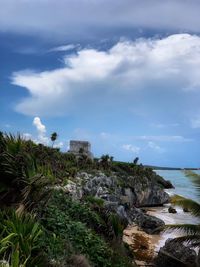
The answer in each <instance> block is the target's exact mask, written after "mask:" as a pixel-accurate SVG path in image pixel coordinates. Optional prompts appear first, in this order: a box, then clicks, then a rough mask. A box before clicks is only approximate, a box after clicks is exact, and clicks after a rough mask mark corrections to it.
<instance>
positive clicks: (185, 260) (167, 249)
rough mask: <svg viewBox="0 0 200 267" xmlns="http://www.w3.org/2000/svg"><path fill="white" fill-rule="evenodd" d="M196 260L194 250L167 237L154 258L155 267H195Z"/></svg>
mask: <svg viewBox="0 0 200 267" xmlns="http://www.w3.org/2000/svg"><path fill="white" fill-rule="evenodd" d="M196 260H197V254H196V252H195V251H194V250H193V249H191V248H189V247H186V246H185V245H183V244H181V243H178V242H175V240H174V239H168V240H167V241H166V242H165V245H164V247H162V248H161V249H160V251H159V253H158V256H157V257H156V259H155V266H157V267H160V266H162V267H185V266H190V267H195V266H196Z"/></svg>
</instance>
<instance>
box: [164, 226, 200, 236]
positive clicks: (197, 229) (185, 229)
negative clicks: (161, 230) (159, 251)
mask: <svg viewBox="0 0 200 267" xmlns="http://www.w3.org/2000/svg"><path fill="white" fill-rule="evenodd" d="M165 230H166V231H168V230H173V231H177V232H179V233H184V234H186V235H200V225H199V224H197V225H195V224H171V225H166V226H165Z"/></svg>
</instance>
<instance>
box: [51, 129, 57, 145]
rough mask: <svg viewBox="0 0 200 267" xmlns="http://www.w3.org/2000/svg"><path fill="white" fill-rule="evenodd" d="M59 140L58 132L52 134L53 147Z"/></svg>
mask: <svg viewBox="0 0 200 267" xmlns="http://www.w3.org/2000/svg"><path fill="white" fill-rule="evenodd" d="M57 138H58V134H57V133H56V132H54V133H52V134H51V141H52V147H53V145H54V142H55V141H56V139H57Z"/></svg>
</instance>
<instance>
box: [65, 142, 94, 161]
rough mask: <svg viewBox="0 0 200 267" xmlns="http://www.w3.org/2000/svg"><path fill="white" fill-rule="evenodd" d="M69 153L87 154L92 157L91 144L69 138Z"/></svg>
mask: <svg viewBox="0 0 200 267" xmlns="http://www.w3.org/2000/svg"><path fill="white" fill-rule="evenodd" d="M69 153H73V154H81V153H82V154H87V155H88V156H89V157H91V158H92V157H93V156H92V153H91V144H90V142H88V141H78V140H71V141H70V143H69Z"/></svg>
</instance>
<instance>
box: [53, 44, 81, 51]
mask: <svg viewBox="0 0 200 267" xmlns="http://www.w3.org/2000/svg"><path fill="white" fill-rule="evenodd" d="M77 47H79V45H74V44H68V45H61V46H57V47H54V48H51V49H50V50H49V52H65V51H70V50H73V49H75V48H77Z"/></svg>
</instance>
